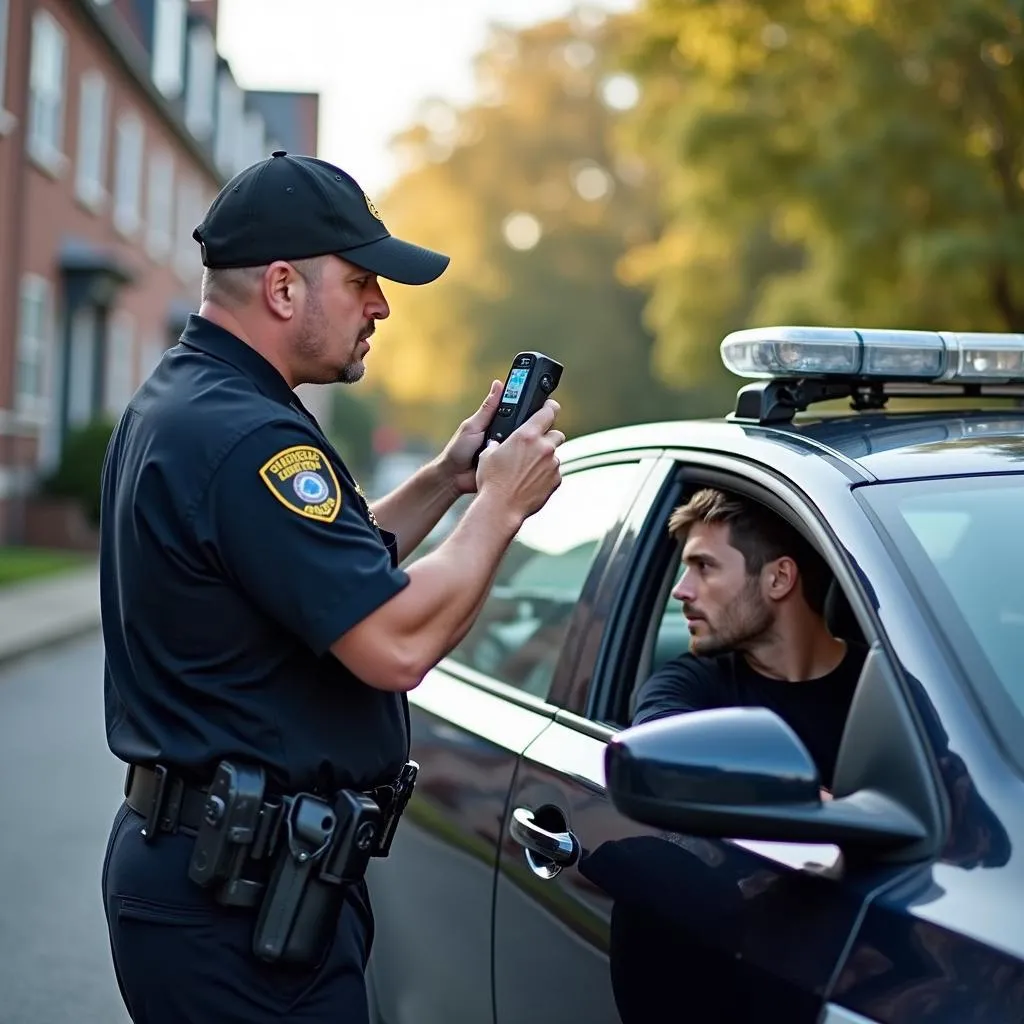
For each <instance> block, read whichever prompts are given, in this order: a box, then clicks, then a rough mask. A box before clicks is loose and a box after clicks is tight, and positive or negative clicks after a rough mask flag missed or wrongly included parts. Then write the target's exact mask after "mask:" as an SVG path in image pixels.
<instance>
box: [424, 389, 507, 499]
mask: <svg viewBox="0 0 1024 1024" xmlns="http://www.w3.org/2000/svg"><path fill="white" fill-rule="evenodd" d="M501 390H502V383H501V381H500V380H495V381H491V390H490V391H488V392H487V397H486V398H485V399H484V400H483V402H481V403H480V408H478V409H477V411H476V412H475V413H473V415H472V416H470V417H468V418H467V419H464V420H463V421H462V422H461V423H460V424H459V428H458V430H456V431H455V433H454V434H453V435H452V439H451V440H450V441H449V442H448V444H447V445H445V448H444V451H443V452H441V454H440V456H439V457H438V465H439V467H440V469H441V472H442V473H443V474H444V475H445V476H446V477H447V478H448V479H449V480H450V481H451V483H452V485H453V486H454V487H455V489H456V491H457V492H458V493H459V494H472V493H473V492H474V491H475V490H476V485H477V479H476V469H475V467H474V466H473V458H474V456H475V455H476V453H477V452H478V451H479V450H480V445H482V444H483V443H484V434H485V433H486V431H487V428H488V427H489V426H490V423H491V420H492V419H494V414H495V412H497V410H498V400H499V399H500V398H501Z"/></svg>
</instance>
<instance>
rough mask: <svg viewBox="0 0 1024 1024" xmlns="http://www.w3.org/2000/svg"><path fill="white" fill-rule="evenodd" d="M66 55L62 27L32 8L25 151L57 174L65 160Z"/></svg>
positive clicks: (66, 43) (41, 11) (45, 14)
mask: <svg viewBox="0 0 1024 1024" xmlns="http://www.w3.org/2000/svg"><path fill="white" fill-rule="evenodd" d="M67 55H68V39H67V35H66V34H65V33H64V30H63V29H62V28H61V27H60V25H59V24H58V23H57V21H56V20H55V19H54V17H53V15H51V14H50V13H49V12H48V11H43V10H38V11H36V13H35V14H34V15H33V18H32V65H31V72H30V75H29V90H30V99H29V122H28V151H29V155H30V156H31V157H32V158H33V159H34V160H35V161H36V162H37V163H39V164H40V165H42V167H43V168H45V169H46V170H48V171H50V172H51V173H53V174H59V173H60V172H61V171H62V170H63V167H64V163H65V162H66V158H65V156H64V153H63V145H64V95H65V91H66V90H65V82H66V76H67Z"/></svg>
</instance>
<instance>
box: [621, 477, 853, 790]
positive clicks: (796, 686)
mask: <svg viewBox="0 0 1024 1024" xmlns="http://www.w3.org/2000/svg"><path fill="white" fill-rule="evenodd" d="M668 529H669V533H670V534H671V535H672V536H673V537H674V538H675V539H676V540H678V541H679V543H680V544H682V546H683V548H682V563H683V569H684V571H683V575H682V577H681V579H680V580H679V582H678V583H677V584H676V586H675V589H674V590H673V591H672V596H673V597H674V598H675V599H676V600H678V601H681V602H682V612H683V615H685V616H686V621H687V623H688V624H689V628H690V650H689V652H687V653H685V654H682V655H680V656H679V657H677V658H675V659H673V660H672V661H670V662H668V663H667V664H666V665H664V666H663V667H662V668H660V669H659V670H658V671H657V672H656V673H655V674H654V675H652V676H651V677H650V678H649V679H648V680H647V681H646V682H645V683H643V684H642V686H641V687H640V690H639V692H638V695H637V703H636V711H635V713H634V715H633V724H634V725H637V724H639V723H641V722H650V721H653V720H655V719H658V718H666V717H668V716H670V715H677V714H681V713H684V712H687V711H701V710H704V709H707V708H724V707H765V708H769V709H771V710H772V711H774V712H775V713H776V714H778V715H779V716H780V717H781V718H782V719H783V720H784V721H785V722H786V723H788V725H789V726H790V727H791V728H792V729H793V730H794V732H796V734H797V735H798V736H799V737H800V739H801V741H802V742H803V743H804V745H805V746H806V747H807V749H808V751H809V752H810V754H811V756H812V757H813V759H814V762H815V764H816V765H817V767H818V771H819V773H820V775H821V779H822V782H823V784H824V785H825V787H827V789H831V786H832V776H833V773H834V771H835V764H836V757H837V755H838V752H839V743H840V740H841V738H842V734H843V728H844V726H845V724H846V716H847V713H848V712H849V710H850V702H851V700H852V699H853V693H854V690H855V689H856V686H857V680H858V678H859V677H860V672H861V668H862V667H863V664H864V659H865V658H866V656H867V647H866V646H865V645H864V644H860V643H853V642H849V641H846V640H842V639H840V638H839V637H836V636H833V635H832V633H831V632H830V630H829V628H828V625H827V623H826V622H825V616H824V613H823V609H824V605H825V595H826V593H827V591H828V586H829V583H830V580H831V574H830V572H829V569H828V567H827V565H826V564H825V562H824V561H823V560H822V558H821V556H820V555H819V554H818V553H817V552H816V551H815V550H814V549H813V548H812V547H811V545H810V544H809V543H808V542H807V541H806V540H804V538H803V537H802V536H801V535H800V534H799V533H797V532H796V531H795V530H794V529H793V528H792V527H790V526H789V525H788V524H787V523H786V522H784V521H783V520H782V519H781V518H780V517H778V516H776V515H775V514H774V513H772V512H770V511H768V510H767V509H765V508H763V507H762V506H760V505H758V504H755V503H753V502H751V501H748V500H747V499H745V498H741V497H738V496H736V495H730V494H726V493H725V492H723V491H719V490H713V489H710V488H709V489H704V490H700V491H698V492H697V493H696V494H694V495H693V497H691V498H690V500H689V501H688V502H687V503H686V504H685V505H682V506H680V507H679V508H677V509H675V510H674V511H673V513H672V515H671V516H670V518H669V522H668ZM823 795H824V796H827V795H828V793H827V792H826V793H824V794H823Z"/></svg>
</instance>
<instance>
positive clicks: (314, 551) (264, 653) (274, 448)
mask: <svg viewBox="0 0 1024 1024" xmlns="http://www.w3.org/2000/svg"><path fill="white" fill-rule="evenodd" d="M100 532H101V549H100V586H101V595H100V596H101V609H102V623H103V640H104V646H105V648H106V665H105V696H106V725H107V737H108V742H109V745H110V749H111V750H112V751H113V753H114V754H115V755H117V756H118V757H119V758H121V759H122V760H124V761H129V762H137V763H141V764H146V765H152V764H155V763H162V764H165V765H167V766H168V767H169V768H171V769H172V770H177V771H179V772H181V773H182V774H184V775H185V776H186V777H188V778H191V779H193V780H194V781H197V782H206V781H209V779H210V777H211V776H212V773H213V769H214V768H215V766H216V764H217V762H218V761H219V760H221V759H222V758H238V759H243V760H249V761H253V762H257V763H260V764H262V765H264V766H265V767H266V768H267V770H268V776H269V779H270V781H271V783H272V784H273V785H275V786H276V787H279V788H280V789H282V790H284V791H295V790H298V789H300V788H311V789H316V790H318V791H321V792H329V791H331V790H334V789H338V788H341V787H348V786H351V787H355V788H361V789H362V788H369V787H370V786H372V785H376V784H377V783H379V782H382V781H384V780H386V779H389V778H391V777H393V776H394V775H395V774H397V772H398V770H399V768H400V767H401V765H402V764H403V762H404V761H405V759H406V758H407V756H408V748H409V737H408V718H407V705H406V703H405V696H404V694H398V693H387V692H384V691H381V690H378V689H374V688H372V687H370V686H368V685H366V684H364V683H362V682H361V681H360V680H359V679H357V678H356V677H355V676H354V675H353V674H352V673H351V672H349V671H348V669H346V668H345V667H344V665H342V664H341V662H339V661H338V660H337V659H336V658H335V657H334V656H333V655H332V654H331V652H330V650H329V648H330V645H331V644H332V643H333V642H334V641H335V640H337V639H338V638H339V637H340V636H341V635H342V634H344V633H345V631H346V630H348V629H350V628H351V627H352V626H354V625H356V624H357V623H358V622H360V621H361V620H362V619H364V618H365V617H366V616H367V615H369V614H370V613H371V612H373V611H374V610H375V609H376V608H378V607H380V605H382V604H383V603H384V602H386V601H387V600H389V599H390V598H392V597H393V596H394V595H395V594H397V593H398V592H399V591H400V590H401V589H402V588H403V587H404V586H405V585H406V584H407V582H408V577H407V576H406V574H405V573H404V572H403V571H402V570H401V569H399V568H398V567H397V561H398V559H397V546H396V542H395V538H394V536H393V535H391V534H389V533H386V532H385V531H382V530H379V529H378V528H377V526H376V524H375V523H374V522H373V519H372V514H371V513H370V510H369V507H368V506H367V504H366V502H365V500H364V498H363V496H362V492H361V491H360V490H359V488H358V486H357V484H356V483H355V481H354V480H353V478H352V476H351V475H350V473H349V472H348V470H347V469H346V467H345V465H344V463H343V462H342V460H341V458H340V457H339V456H338V454H337V452H336V451H335V450H334V449H333V447H332V446H331V445H330V443H329V441H328V440H327V438H326V437H325V436H324V435H323V433H322V431H321V430H320V428H319V426H318V424H317V423H316V421H315V419H314V418H313V417H312V416H311V415H310V414H309V413H308V412H307V411H306V410H305V409H304V408H303V407H302V405H301V403H300V402H299V400H298V398H297V397H296V395H295V394H294V392H293V391H292V390H291V389H290V388H289V387H288V385H287V383H286V382H285V380H284V379H283V378H282V377H281V375H280V374H279V373H278V372H277V371H276V370H275V369H274V368H273V367H272V366H271V365H270V363H268V362H267V361H266V360H264V359H263V358H262V357H261V356H260V355H259V354H258V353H257V352H256V351H255V350H254V349H252V348H251V347H249V346H248V345H246V344H245V343H244V342H242V341H240V340H239V339H238V338H236V337H235V336H234V335H232V334H230V333H228V332H227V331H224V330H221V329H220V328H219V327H217V326H215V325H213V324H211V323H210V322H208V321H206V320H204V319H202V318H200V317H198V316H193V317H191V318H190V319H189V323H188V326H187V327H186V329H185V332H184V334H183V335H182V339H181V343H180V344H178V345H176V346H175V347H174V348H172V349H170V350H169V351H168V352H167V353H166V354H165V356H164V358H163V360H162V361H161V363H160V365H159V366H158V367H157V369H156V370H155V371H154V373H153V374H152V376H151V377H150V378H149V380H147V381H146V383H145V384H143V386H142V387H141V388H140V390H139V391H138V392H137V394H136V395H135V396H134V398H133V399H132V401H131V403H130V404H129V406H128V409H127V410H126V412H125V413H124V415H123V417H122V418H121V420H120V422H119V424H118V426H117V428H116V430H115V432H114V435H113V437H112V439H111V442H110V446H109V449H108V453H107V459H106V462H105V465H104V471H103V482H102V509H101V524H100Z"/></svg>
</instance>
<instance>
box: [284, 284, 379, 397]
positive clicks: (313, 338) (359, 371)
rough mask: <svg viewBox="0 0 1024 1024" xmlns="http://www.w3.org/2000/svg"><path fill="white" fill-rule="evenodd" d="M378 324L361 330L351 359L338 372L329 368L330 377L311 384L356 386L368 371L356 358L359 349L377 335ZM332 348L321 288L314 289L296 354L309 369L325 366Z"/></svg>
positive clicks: (353, 346) (370, 324)
mask: <svg viewBox="0 0 1024 1024" xmlns="http://www.w3.org/2000/svg"><path fill="white" fill-rule="evenodd" d="M375 326H376V325H375V324H374V322H373V321H372V320H371V321H369V323H367V324H365V325H364V326H363V328H362V329H361V330H360V332H359V335H358V336H357V337H356V340H355V341H354V342H353V343H352V349H351V352H350V355H351V358H350V359H349V361H348V362H347V363H345V365H344V366H342V367H341V368H340V369H338V370H334V369H330V368H327V367H325V373H326V374H327V376H325V377H324V378H322V379H320V380H316V381H311V382H310V383H315V384H355V383H356V381H358V380H361V379H362V376H363V374H364V373H365V372H366V366H365V365H364V364H363V361H362V360H361V359H358V358H356V355H355V350H356V346H357V345H358V344H359V343H360V342H361V341H364V340H365V339H366V338H368V337H369V336H370V335H371V334H373V331H374V327H375ZM330 348H331V330H330V326H329V325H328V323H327V317H326V316H325V315H324V307H323V304H322V303H321V302H320V294H319V290H318V289H317V288H311V289H310V290H309V292H308V293H307V296H306V311H305V316H304V317H303V320H302V330H301V331H300V332H299V336H298V339H297V340H296V342H295V351H296V355H298V356H299V358H300V359H301V360H302V362H303V363H304V364H305V365H307V366H318V365H322V364H323V363H324V361H325V357H326V356H327V355H328V353H329V351H330Z"/></svg>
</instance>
